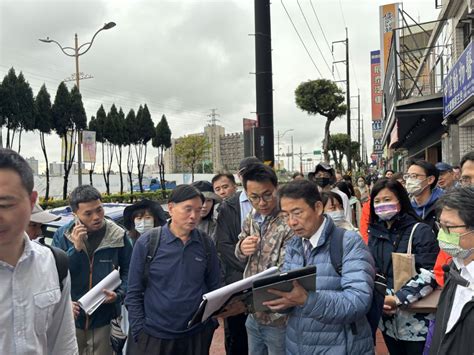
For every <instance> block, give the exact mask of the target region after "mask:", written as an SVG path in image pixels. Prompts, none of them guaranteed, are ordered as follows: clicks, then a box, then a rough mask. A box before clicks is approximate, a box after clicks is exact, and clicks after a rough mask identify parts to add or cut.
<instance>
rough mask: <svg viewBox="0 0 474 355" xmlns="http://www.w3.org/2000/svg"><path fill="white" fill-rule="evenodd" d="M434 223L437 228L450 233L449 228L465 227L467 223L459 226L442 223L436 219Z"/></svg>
mask: <svg viewBox="0 0 474 355" xmlns="http://www.w3.org/2000/svg"><path fill="white" fill-rule="evenodd" d="M436 225H437V226H438V229H442V230H443V232H444V233H448V234H449V233H451V229H456V228H467V227H468V226H467V225H465V224H464V225H461V226H447V225H446V224H444V223H441V222H438V221H436Z"/></svg>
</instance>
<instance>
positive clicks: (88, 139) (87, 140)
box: [82, 131, 96, 163]
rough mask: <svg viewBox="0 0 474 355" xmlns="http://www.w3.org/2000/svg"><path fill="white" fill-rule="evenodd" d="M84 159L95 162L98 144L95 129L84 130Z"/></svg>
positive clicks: (85, 161) (84, 160)
mask: <svg viewBox="0 0 474 355" xmlns="http://www.w3.org/2000/svg"><path fill="white" fill-rule="evenodd" d="M82 149H83V154H82V161H83V162H84V163H95V154H96V144H95V132H94V131H82Z"/></svg>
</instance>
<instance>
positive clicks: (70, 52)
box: [39, 22, 116, 185]
mask: <svg viewBox="0 0 474 355" xmlns="http://www.w3.org/2000/svg"><path fill="white" fill-rule="evenodd" d="M115 26H116V23H115V22H108V23H106V24H104V26H103V27H102V28H100V29H98V30H97V32H96V33H94V35H93V36H92V39H91V40H90V42H86V43H84V44H81V45H80V46H79V44H78V40H77V33H76V34H74V48H73V47H63V46H62V45H61V44H60V43H59V42H58V41H55V40H54V39H50V38H49V37H46V38H45V39H39V41H41V42H44V43H55V44H57V46H58V47H59V49H61V52H63V53H64V54H65V55H67V56H68V57H74V58H75V59H76V86H77V90H79V57H80V56H81V55H84V54H86V53H87V52H88V51H89V49H91V47H92V44H93V43H94V39H95V37H96V36H97V35H98V34H99V32H101V31H104V30H109V29H111V28H113V27H115ZM82 49H83V50H82ZM81 50H82V52H81ZM79 92H80V90H79ZM77 133H78V134H77V136H78V137H77V141H78V142H77V143H78V144H77V173H78V177H77V181H78V184H79V185H82V149H81V148H82V134H81V132H80V131H79V132H77Z"/></svg>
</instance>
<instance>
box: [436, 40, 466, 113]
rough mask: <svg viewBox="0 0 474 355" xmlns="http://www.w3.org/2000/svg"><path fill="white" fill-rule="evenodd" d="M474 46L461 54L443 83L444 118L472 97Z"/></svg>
mask: <svg viewBox="0 0 474 355" xmlns="http://www.w3.org/2000/svg"><path fill="white" fill-rule="evenodd" d="M473 59H474V46H473V44H472V41H471V43H469V45H468V46H467V48H466V49H465V50H464V52H462V54H461V56H460V57H459V59H458V61H457V62H456V64H455V65H454V66H453V68H452V69H451V70H450V71H449V73H448V74H447V75H446V78H445V79H444V82H443V107H444V117H447V116H449V115H450V114H451V113H452V112H453V111H455V110H456V109H457V108H459V106H461V105H462V104H463V103H465V102H466V101H467V100H469V99H470V98H471V97H473V96H474V73H473V71H474V64H473Z"/></svg>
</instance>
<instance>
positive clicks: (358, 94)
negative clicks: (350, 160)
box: [357, 89, 362, 160]
mask: <svg viewBox="0 0 474 355" xmlns="http://www.w3.org/2000/svg"><path fill="white" fill-rule="evenodd" d="M357 142H359V153H360V151H361V147H362V142H361V140H360V89H357ZM360 159H361V160H362V157H360Z"/></svg>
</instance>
